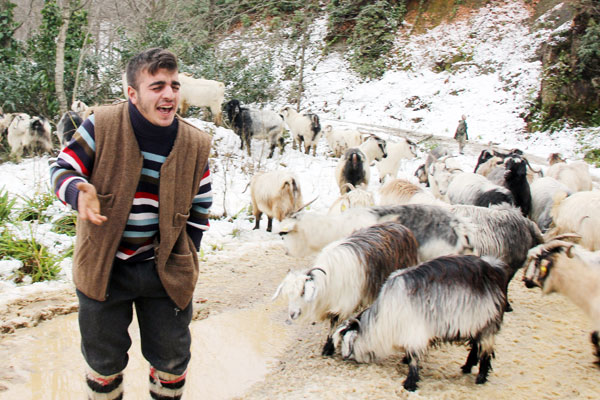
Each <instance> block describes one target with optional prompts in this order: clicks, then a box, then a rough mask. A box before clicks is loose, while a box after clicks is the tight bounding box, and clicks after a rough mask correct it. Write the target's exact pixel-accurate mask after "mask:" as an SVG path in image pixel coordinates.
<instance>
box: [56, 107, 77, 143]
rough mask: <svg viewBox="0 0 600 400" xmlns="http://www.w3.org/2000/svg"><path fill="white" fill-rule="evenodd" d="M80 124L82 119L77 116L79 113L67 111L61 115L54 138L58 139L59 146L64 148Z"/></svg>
mask: <svg viewBox="0 0 600 400" xmlns="http://www.w3.org/2000/svg"><path fill="white" fill-rule="evenodd" d="M82 123H83V119H82V118H81V117H80V116H79V113H77V112H75V111H67V112H65V113H64V114H63V116H62V117H61V119H60V121H58V125H57V126H56V136H57V137H58V140H59V142H60V144H61V146H64V145H66V144H67V143H68V142H69V141H71V138H72V137H73V134H74V133H75V131H76V130H77V128H79V125H81V124H82Z"/></svg>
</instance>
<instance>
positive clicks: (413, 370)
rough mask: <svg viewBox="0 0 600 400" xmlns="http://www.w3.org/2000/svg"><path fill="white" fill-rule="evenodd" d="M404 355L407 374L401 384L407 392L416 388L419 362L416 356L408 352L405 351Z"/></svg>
mask: <svg viewBox="0 0 600 400" xmlns="http://www.w3.org/2000/svg"><path fill="white" fill-rule="evenodd" d="M406 357H407V359H408V376H407V377H406V379H405V380H404V382H403V383H402V386H404V389H406V390H408V391H409V392H414V391H415V390H417V387H418V386H417V382H419V363H418V359H417V357H415V356H414V355H413V354H412V353H410V352H408V353H406Z"/></svg>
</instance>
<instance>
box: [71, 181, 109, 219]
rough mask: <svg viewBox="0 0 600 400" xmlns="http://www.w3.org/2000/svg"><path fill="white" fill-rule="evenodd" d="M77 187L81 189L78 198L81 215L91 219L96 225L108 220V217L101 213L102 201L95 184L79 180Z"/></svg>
mask: <svg viewBox="0 0 600 400" xmlns="http://www.w3.org/2000/svg"><path fill="white" fill-rule="evenodd" d="M77 189H79V198H78V199H77V211H78V212H79V217H80V218H81V219H83V220H88V221H90V222H91V223H92V224H94V225H102V224H103V223H104V222H105V221H106V217H105V216H104V215H100V202H99V201H98V196H97V195H96V188H95V187H94V185H92V184H89V183H87V182H79V183H78V184H77Z"/></svg>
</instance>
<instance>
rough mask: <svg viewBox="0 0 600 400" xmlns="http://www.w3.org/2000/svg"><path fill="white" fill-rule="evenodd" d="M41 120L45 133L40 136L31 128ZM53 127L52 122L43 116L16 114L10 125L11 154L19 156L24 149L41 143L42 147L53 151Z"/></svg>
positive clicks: (8, 137) (8, 136)
mask: <svg viewBox="0 0 600 400" xmlns="http://www.w3.org/2000/svg"><path fill="white" fill-rule="evenodd" d="M35 121H39V122H40V123H41V124H42V126H43V131H44V132H43V135H42V136H39V135H38V134H37V133H35V132H33V131H32V129H31V124H32V123H34V122H35ZM51 135H52V128H51V127H50V122H48V120H47V119H46V118H43V117H30V116H29V115H27V114H25V113H19V114H15V117H14V118H13V120H12V122H11V123H10V125H9V126H8V135H7V139H8V144H9V146H10V154H11V155H12V156H15V157H17V158H20V157H21V155H23V149H24V148H26V147H33V146H35V145H41V146H42V148H43V149H44V150H45V151H47V152H48V153H50V152H51V151H52V136H51Z"/></svg>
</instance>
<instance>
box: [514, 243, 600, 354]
mask: <svg viewBox="0 0 600 400" xmlns="http://www.w3.org/2000/svg"><path fill="white" fill-rule="evenodd" d="M568 236H572V235H564V236H561V237H556V238H554V239H551V240H549V241H548V242H547V243H544V244H541V245H539V246H537V247H534V248H533V249H531V250H530V251H529V254H528V256H527V262H526V264H525V265H526V269H525V273H524V274H523V281H524V282H525V285H526V286H527V287H528V288H533V287H535V286H537V287H540V288H541V289H542V293H543V294H549V293H553V292H556V293H560V294H562V295H564V296H566V297H567V298H569V299H570V300H571V301H572V302H573V303H575V305H577V306H578V307H579V308H581V309H582V310H583V312H584V313H585V314H587V315H588V317H590V319H591V320H592V324H593V327H592V334H591V339H592V344H593V346H594V354H595V356H596V357H598V360H597V361H596V363H600V344H599V332H600V251H596V252H590V251H588V250H587V249H585V248H584V247H582V246H579V245H576V244H573V243H569V242H565V241H564V240H562V239H565V238H566V237H568Z"/></svg>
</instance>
